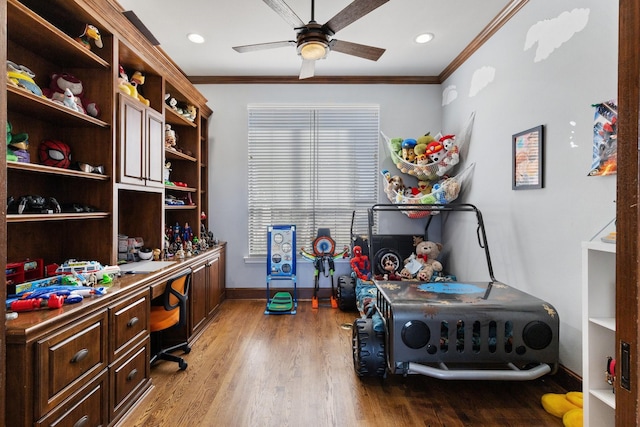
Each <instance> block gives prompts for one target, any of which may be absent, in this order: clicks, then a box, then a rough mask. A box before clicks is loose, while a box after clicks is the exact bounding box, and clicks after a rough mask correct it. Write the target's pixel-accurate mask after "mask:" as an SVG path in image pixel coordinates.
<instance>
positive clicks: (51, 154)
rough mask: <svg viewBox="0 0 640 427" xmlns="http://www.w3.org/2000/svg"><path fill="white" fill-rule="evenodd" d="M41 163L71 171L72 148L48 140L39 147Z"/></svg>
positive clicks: (62, 143) (60, 142) (59, 142)
mask: <svg viewBox="0 0 640 427" xmlns="http://www.w3.org/2000/svg"><path fill="white" fill-rule="evenodd" d="M38 156H39V157H40V163H42V164H43V165H45V166H52V167H56V168H62V169H69V166H71V148H70V147H69V146H68V145H67V144H65V143H64V142H62V141H58V140H55V139H46V140H44V141H42V142H41V143H40V146H39V147H38Z"/></svg>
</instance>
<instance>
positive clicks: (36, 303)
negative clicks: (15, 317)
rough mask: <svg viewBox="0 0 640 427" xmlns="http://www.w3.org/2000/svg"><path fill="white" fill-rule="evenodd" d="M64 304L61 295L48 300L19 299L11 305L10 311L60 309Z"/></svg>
mask: <svg viewBox="0 0 640 427" xmlns="http://www.w3.org/2000/svg"><path fill="white" fill-rule="evenodd" d="M62 304H64V297H63V296H62V295H53V294H52V295H50V296H49V298H48V299H45V298H32V299H21V300H17V301H13V302H12V303H11V311H16V312H18V311H33V310H37V309H39V308H60V307H62Z"/></svg>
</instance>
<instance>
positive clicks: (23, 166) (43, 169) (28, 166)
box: [7, 161, 110, 181]
mask: <svg viewBox="0 0 640 427" xmlns="http://www.w3.org/2000/svg"><path fill="white" fill-rule="evenodd" d="M7 169H12V170H16V171H23V172H31V173H40V174H51V175H56V176H60V175H62V176H70V177H74V178H80V179H89V180H95V181H109V180H110V177H109V176H108V175H100V174H97V173H89V172H82V171H77V170H74V169H62V168H55V167H51V166H45V165H39V164H35V163H20V162H10V161H7Z"/></svg>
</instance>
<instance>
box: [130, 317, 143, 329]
mask: <svg viewBox="0 0 640 427" xmlns="http://www.w3.org/2000/svg"><path fill="white" fill-rule="evenodd" d="M139 321H140V319H138V318H137V317H133V318H131V320H129V321H128V322H127V327H128V328H131V327H133V326H135V325H136V324H137V323H138V322H139Z"/></svg>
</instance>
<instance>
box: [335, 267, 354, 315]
mask: <svg viewBox="0 0 640 427" xmlns="http://www.w3.org/2000/svg"><path fill="white" fill-rule="evenodd" d="M338 308H339V309H340V310H342V311H356V310H357V308H356V279H354V278H353V277H351V276H340V277H338Z"/></svg>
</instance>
